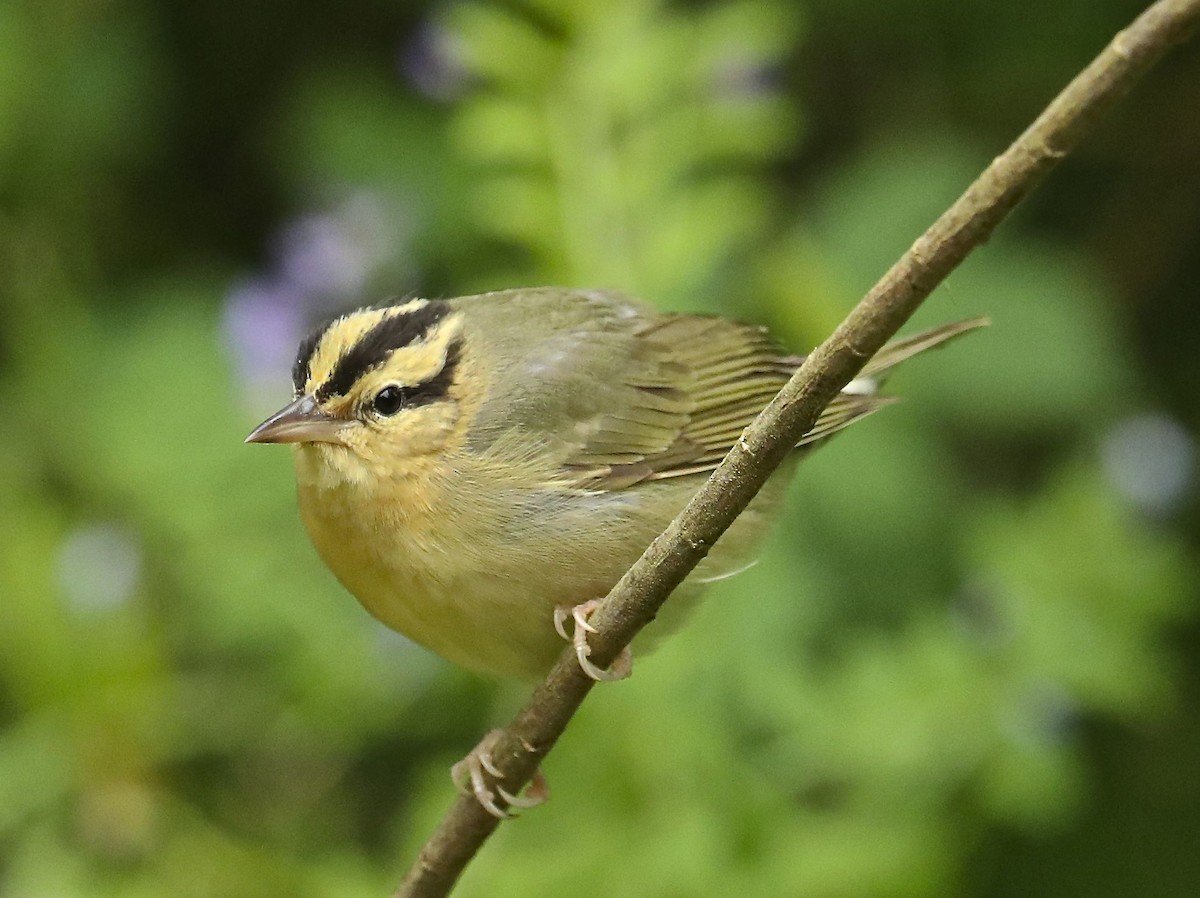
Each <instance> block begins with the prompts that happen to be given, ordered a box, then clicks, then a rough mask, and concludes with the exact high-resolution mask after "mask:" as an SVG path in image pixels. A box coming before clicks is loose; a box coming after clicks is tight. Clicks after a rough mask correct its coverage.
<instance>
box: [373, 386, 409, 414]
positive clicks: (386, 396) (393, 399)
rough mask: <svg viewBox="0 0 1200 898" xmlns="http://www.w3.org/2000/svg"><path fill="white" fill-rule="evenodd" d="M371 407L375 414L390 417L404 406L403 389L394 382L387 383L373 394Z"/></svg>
mask: <svg viewBox="0 0 1200 898" xmlns="http://www.w3.org/2000/svg"><path fill="white" fill-rule="evenodd" d="M372 407H373V408H374V409H375V412H376V414H380V415H383V416H384V417H385V418H390V417H391V416H392V415H394V414H396V412H398V411H400V409H402V408H403V407H404V391H403V390H401V389H400V388H399V387H398V386H396V385H395V384H389V385H388V386H386V387H384V388H383V389H382V390H380V391H379V392H378V393H376V394H375V401H374V402H373V403H372Z"/></svg>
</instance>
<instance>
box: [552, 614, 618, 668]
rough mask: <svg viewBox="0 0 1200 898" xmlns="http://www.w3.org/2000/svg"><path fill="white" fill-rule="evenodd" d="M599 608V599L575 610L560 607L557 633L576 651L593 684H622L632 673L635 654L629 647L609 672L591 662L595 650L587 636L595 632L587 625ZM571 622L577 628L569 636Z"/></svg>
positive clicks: (557, 616) (556, 618)
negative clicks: (597, 681) (613, 681)
mask: <svg viewBox="0 0 1200 898" xmlns="http://www.w3.org/2000/svg"><path fill="white" fill-rule="evenodd" d="M599 607H600V600H599V599H589V600H588V601H586V602H583V603H582V604H580V605H575V606H574V607H572V606H570V605H560V606H559V607H557V608H555V609H554V629H555V630H557V631H558V635H559V636H561V637H562V638H563V639H565V640H567V641H568V642H570V643H571V645H573V646H574V647H575V657H576V658H578V659H579V666H580V667H582V668H583V672H584V673H585V674H587V675H588V676H589V677H591V678H592V679H593V680H600V681H605V680H623V679H625V678H626V677H627V676H629V675H630V674H631V673H633V653H632V652H631V651H630V650H629V646H625V648H623V649H621V654H619V655H617V657H616V658H614V659H613V663H612V664H610V665H609V666H608V670H603V669H601V668H599V667H597V666H596V665H595V664H593V663H592V662H591V661H589V660H588V658H589V656H590V655H591V654H592V647H591V646H590V645H588V641H587V635H588V634H589V633H595V632H596V628H595V627H593V626H592V625H591V624H589V623H588V618H589V617H591V616H592V612H593V611H595V610H596V609H597V608H599ZM568 618H570V619H571V620H572V621H573V622H574V625H575V626H574V632H573V633H570V634H568V633H567V626H566V625H567V619H568Z"/></svg>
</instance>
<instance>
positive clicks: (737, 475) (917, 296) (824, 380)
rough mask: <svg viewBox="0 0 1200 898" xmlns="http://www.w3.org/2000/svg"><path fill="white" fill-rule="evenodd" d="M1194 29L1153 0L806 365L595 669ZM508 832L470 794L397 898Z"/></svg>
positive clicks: (578, 683) (448, 878) (649, 554)
mask: <svg viewBox="0 0 1200 898" xmlns="http://www.w3.org/2000/svg"><path fill="white" fill-rule="evenodd" d="M1198 24H1200V0H1159V2H1157V3H1155V4H1153V5H1152V6H1151V7H1150V8H1149V9H1147V10H1146V11H1145V12H1144V13H1143V14H1142V15H1141V16H1139V17H1138V18H1137V19H1136V20H1135V21H1134V22H1133V23H1132V24H1131V25H1130V26H1129V27H1128V28H1127V29H1125V30H1124V31H1122V32H1121V33H1119V34H1118V35H1117V36H1116V37H1115V38H1114V39H1113V41H1112V43H1110V44H1109V45H1108V47H1107V48H1106V49H1105V50H1104V51H1103V52H1102V53H1101V54H1100V55H1099V56H1098V57H1096V59H1095V60H1094V61H1093V62H1092V63H1091V64H1090V65H1089V66H1088V67H1087V68H1086V69H1084V70H1083V72H1081V73H1080V74H1079V75H1078V76H1077V77H1076V78H1075V79H1074V80H1073V81H1072V82H1071V83H1070V84H1069V85H1068V86H1067V87H1066V89H1065V90H1063V92H1062V93H1061V94H1059V95H1058V97H1056V98H1055V99H1054V101H1053V102H1052V103H1051V104H1050V105H1049V106H1048V107H1047V108H1046V110H1045V111H1044V112H1043V113H1042V114H1041V115H1040V116H1038V118H1037V120H1036V121H1035V122H1034V123H1033V124H1032V125H1030V126H1029V128H1028V129H1027V130H1026V131H1025V133H1024V134H1022V135H1021V136H1020V137H1019V138H1018V139H1017V140H1016V141H1015V142H1014V143H1013V144H1012V146H1010V147H1009V148H1008V150H1007V151H1006V152H1005V153H1004V154H1003V155H1001V156H999V157H997V158H996V159H995V161H993V162H992V164H991V165H989V166H988V167H987V169H986V170H985V171H984V172H983V174H981V175H980V176H979V177H978V178H977V179H976V180H975V182H974V183H973V184H972V185H971V186H970V187H969V188H967V190H966V192H965V193H964V194H963V195H962V196H961V197H959V199H958V200H957V201H956V202H955V203H954V205H953V206H951V207H950V208H949V209H948V210H947V211H946V212H945V213H943V215H942V216H941V217H940V218H939V219H938V220H937V221H936V222H934V224H933V226H932V227H931V228H929V230H928V231H926V232H925V233H924V234H923V235H922V236H921V238H920V239H919V240H917V242H916V243H914V244H913V245H912V248H911V249H909V250H908V252H907V253H905V254H904V256H903V257H902V258H901V259H900V261H898V262H897V263H896V264H895V265H894V266H893V267H892V268H891V270H890V271H888V272H887V274H885V275H884V276H883V277H882V278H881V279H880V281H879V282H878V283H877V284H876V285H875V286H874V287H873V288H872V289H871V291H870V292H869V293H868V294H867V295H866V296H865V297H864V298H863V299H862V301H861V302H860V303H859V304H858V306H856V307H855V309H854V310H853V311H852V312H851V313H850V315H849V317H847V318H846V320H845V321H843V322H842V324H841V325H840V326H839V327H838V328H837V330H836V331H834V333H833V335H832V336H831V337H830V338H829V339H828V340H826V341H825V342H824V343H823V344H821V346H820V347H818V348H817V349H816V350H815V351H814V352H813V353H812V354H810V355H809V356H808V358H807V359H806V360H805V362H804V364H803V366H801V368H800V370H799V371H797V372H796V374H795V376H794V377H792V379H791V380H790V381H788V383H787V384H786V385H785V386H784V388H783V389H782V390H781V391H780V392H779V395H778V396H776V397H775V399H774V400H772V401H771V404H770V405H768V406H767V408H766V409H765V410H764V411H763V412H762V414H760V415H759V416H758V418H756V419H755V420H754V422H753V423H752V424H751V425H750V426H749V427H747V428H746V431H745V433H744V434H743V435H742V437H741V438H740V439H739V440H738V442H737V444H736V445H735V446H734V447H733V449H732V450H731V451H730V453H729V455H728V456H727V457H726V458H725V460H724V461H723V462H721V464H720V466H719V467H718V468H717V469H716V470H715V471H714V472H713V474H712V476H711V477H710V478H709V480H708V481H707V482H706V483H705V484H704V486H703V487H702V488H701V489H700V491H699V492H698V493H696V495H695V497H693V499H692V500H691V502H689V503H688V505H687V507H686V508H684V510H683V511H682V512H680V514H679V515H678V517H676V518H675V520H673V521H672V522H671V524H670V525H669V526H668V527H667V529H666V530H665V531H664V532H663V533H662V535H661V536H659V537H658V538H657V539H655V540H654V542H653V543H651V544H650V547H649V548H647V549H646V552H645V554H643V555H642V557H641V558H639V559H638V560H637V562H636V563H635V564H634V565H633V567H631V568H630V569H629V570H628V572H626V574H625V576H623V577H622V578H621V580H620V582H618V583H617V585H616V586H614V587H613V589H612V591H611V592H610V593H609V594H608V596H607V598H605V599H604V601H603V603H602V604H601V605H600V607H599V609H598V610H597V611H596V612H595V614H593V616H592V617H591V623H592V624H593V625H594V626H595V627H596V629H597V632H596V633H595V634H594V635H593V636H592V637H591V638H590V640H589V641H590V642H591V645H592V648H593V656H592V657H593V660H594V661H595V663H597V664H598V665H600V666H601V667H604V666H606V665H607V664H609V663H610V662H611V661H612V660H613V659H614V658H615V657H616V656H617V654H618V653H619V652H620V650H621V648H622V647H623V646H625V645H628V644H629V642H630V640H632V639H633V637H634V635H635V634H636V633H637V632H638V631H639V630H641V628H642V627H644V626H645V625H646V624H648V623H649V622H650V621H651V620H653V619H654V616H655V615H656V614H657V612H658V609H659V606H661V605H662V603H663V602H664V601H666V599H667V596H668V595H670V593H671V591H672V590H673V589H674V588H675V587H676V586H678V585H679V584H680V582H682V580H683V579H684V577H686V576H687V575H688V573H689V572H690V571H691V570H692V568H694V567H695V566H696V565H697V564H698V563H699V562H700V560H701V559H703V558H704V556H705V555H706V554H707V553H708V550H709V549H710V548H711V547H712V545H713V543H715V542H716V540H717V538H718V537H719V536H720V535H721V534H722V533H724V532H725V530H726V528H728V527H729V525H730V524H732V523H733V521H734V519H735V518H736V517H737V516H738V514H740V513H741V512H742V510H743V509H745V507H746V505H747V504H748V503H749V502H750V500H751V499H752V498H753V497H754V494H755V493H757V492H758V490H759V488H760V487H762V485H763V484H764V483H765V482H766V480H767V478H768V477H769V476H770V475H771V473H772V472H773V471H774V470H775V468H776V467H777V466H778V465H779V463H780V462H781V461H782V460H783V458H784V457H785V456H786V455H787V454H788V452H789V451H790V450H791V447H793V446H795V445H796V442H797V440H798V438H799V437H800V436H801V435H802V434H804V433H805V432H806V431H808V430H809V429H810V428H811V427H812V426H813V423H814V422H815V421H816V419H817V416H818V415H819V414H820V412H821V410H822V409H823V408H824V407H825V406H826V404H828V402H829V401H830V400H831V399H833V397H834V396H836V395H837V393H838V391H839V390H841V388H842V387H843V386H845V385H846V384H847V383H849V382H850V380H851V379H852V378H853V377H854V376H855V374H857V373H858V371H859V369H860V368H861V367H862V366H863V364H864V363H865V362H866V361H867V359H869V358H870V357H871V356H872V355H874V354H875V353H876V352H877V351H878V350H879V349H880V348H881V347H882V346H883V344H884V343H885V342H886V341H887V340H888V339H889V338H890V337H891V336H892V335H893V334H895V333H896V331H897V330H899V328H900V326H901V325H903V324H904V322H905V321H907V320H908V318H909V316H911V315H912V313H913V312H914V311H915V310H916V309H917V307H918V306H919V305H920V304H921V302H922V301H923V300H924V299H925V298H926V297H927V296H928V295H929V294H930V292H932V290H933V289H934V287H936V286H937V285H938V284H939V283H941V281H942V280H943V279H944V278H945V277H946V276H947V275H948V274H949V273H950V272H951V271H952V270H953V269H954V268H955V267H956V266H957V265H958V264H959V263H960V262H962V260H963V259H964V258H966V256H967V254H968V253H970V252H971V250H973V249H974V248H975V247H977V246H979V245H980V244H981V243H983V242H984V241H985V240H986V239H987V238H988V236H989V235H990V234H991V232H992V230H993V229H994V228H995V227H996V225H997V224H998V223H999V222H1000V221H1001V220H1002V219H1003V218H1004V216H1005V215H1007V214H1008V212H1009V211H1010V210H1011V209H1012V208H1013V207H1014V206H1015V205H1016V204H1017V203H1018V202H1019V201H1020V200H1021V199H1023V198H1024V197H1025V196H1026V195H1027V194H1028V193H1029V192H1030V191H1031V190H1032V189H1033V188H1034V186H1036V185H1037V183H1038V182H1039V181H1041V179H1042V178H1043V177H1045V175H1046V174H1047V172H1049V171H1050V169H1051V168H1053V167H1054V165H1056V164H1057V163H1058V162H1059V161H1060V160H1061V159H1062V158H1063V157H1064V156H1065V155H1066V154H1067V153H1069V152H1071V150H1073V149H1074V148H1075V147H1076V146H1077V145H1078V144H1079V142H1080V141H1081V140H1082V139H1083V137H1084V136H1085V135H1087V134H1088V133H1090V132H1091V131H1092V130H1093V128H1095V126H1096V124H1097V122H1098V121H1099V120H1100V118H1101V116H1102V115H1103V114H1104V113H1105V112H1106V111H1107V110H1108V108H1109V107H1111V106H1112V105H1113V104H1114V103H1115V102H1116V101H1117V100H1118V99H1120V97H1121V96H1123V95H1124V94H1125V93H1126V92H1127V91H1128V90H1129V89H1130V88H1131V87H1132V86H1133V84H1134V82H1135V81H1136V80H1137V79H1138V78H1139V77H1140V76H1141V75H1142V74H1144V73H1145V72H1146V71H1147V70H1148V69H1149V68H1150V67H1151V66H1153V65H1154V64H1155V63H1156V62H1157V61H1158V60H1159V59H1160V58H1162V56H1163V55H1164V54H1166V52H1167V51H1168V50H1169V49H1170V48H1171V47H1172V46H1174V45H1175V44H1177V43H1180V42H1182V41H1183V40H1185V39H1186V38H1188V37H1189V36H1190V35H1191V34H1192V32H1194V31H1195V30H1196V28H1197V26H1198ZM547 625H549V624H548V623H547ZM593 685H595V683H594V681H593V680H591V679H590V678H588V677H587V676H585V675H584V674H583V672H582V671H581V670H580V667H579V662H578V661H577V660H576V658H575V653H574V652H573V651H572V650H570V649H569V648H568V649H565V650H564V651H563V654H562V655H561V656H560V657H559V659H558V661H557V663H556V664H555V665H554V667H553V669H552V670H551V671H550V673H549V675H548V676H547V677H546V679H545V680H544V681H543V682H542V683H541V684H540V685H538V687H537V688H536V689H535V690H534V692H533V695H532V696H531V697H530V699H529V702H528V704H526V706H525V707H524V709H522V710H521V712H520V713H519V714H518V715H517V717H516V718H515V719H514V720H513V722H512V723H511V724H510V725H509V726H508V727H507V728H506V729H505V730H504V731H502V734H501V736H500V737H499V739H498V740H497V742H496V744H495V748H494V750H493V753H492V757H493V760H494V761H495V763H496V765H497V767H498V768H499V769H500V771H501V773H502V774H503V782H504V785H505V787H506V788H507V789H508V790H509V791H510V792H514V793H515V792H516V791H518V789H519V786H520V785H522V784H524V783H527V782H528V781H529V779H530V777H531V776H532V775H533V772H534V770H535V769H536V768H537V766H538V764H539V763H540V762H541V760H542V759H543V758H544V757H545V756H546V754H547V753H548V752H549V751H550V749H551V748H552V747H553V745H554V743H555V741H556V740H557V739H558V737H559V736H560V735H562V732H563V730H564V729H565V728H566V726H567V723H568V722H569V721H570V719H571V716H572V715H573V714H574V713H575V710H576V709H577V708H578V707H579V705H580V703H581V702H582V701H583V700H584V698H585V697H586V696H587V694H588V692H590V691H591V688H592V686H593ZM498 825H499V821H497V820H496V818H495V817H493V816H491V815H490V814H488V813H487V812H486V811H484V810H483V809H482V808H481V807H480V805H479V803H478V802H477V801H476V800H475V799H474V798H468V797H459V798H458V800H457V801H456V802H455V803H454V805H453V806H452V807H451V808H450V810H449V811H448V812H447V814H446V816H445V817H444V818H443V819H442V822H441V824H440V825H439V826H438V828H437V830H436V831H435V832H434V833H433V835H432V836H430V838H429V841H428V842H426V844H425V846H424V847H423V848H422V849H421V852H420V854H419V856H418V857H417V860H416V863H414V865H413V867H412V869H410V870H409V872H408V875H407V876H406V877H405V879H404V882H403V883H402V884H401V886H400V888H399V889H398V890H397V892H396V893H395V898H439V896H444V895H446V894H448V893H449V891H450V889H451V887H452V886H453V885H454V883H455V881H456V880H457V879H458V877H459V875H460V874H461V873H462V871H463V869H464V868H465V867H466V865H467V863H468V862H469V861H470V859H471V858H472V857H473V856H474V854H475V852H476V851H478V849H479V847H480V846H481V845H482V844H483V842H484V840H485V839H486V838H487V837H488V836H489V835H491V833H492V832H493V830H495V829H496V827H497V826H498Z"/></svg>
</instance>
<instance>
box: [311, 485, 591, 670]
mask: <svg viewBox="0 0 1200 898" xmlns="http://www.w3.org/2000/svg"><path fill="white" fill-rule="evenodd" d="M306 504H307V503H304V502H302V503H301V511H302V517H303V518H304V522H305V525H306V526H307V528H308V530H309V535H310V536H311V538H312V541H313V544H314V545H315V547H316V549H317V552H318V553H319V554H320V556H321V558H322V559H323V560H324V562H325V563H326V564H327V565H328V566H329V568H330V570H332V571H333V573H334V575H335V576H336V577H337V578H338V580H339V581H340V582H341V583H342V585H343V586H345V587H346V589H347V590H349V592H350V593H351V594H353V595H354V597H355V598H356V599H358V601H359V603H360V604H361V605H362V606H363V607H364V608H366V609H367V611H369V612H370V613H371V615H372V616H373V617H375V618H376V619H377V620H379V621H380V622H381V623H383V624H385V625H386V626H388V627H390V628H391V629H393V630H396V631H398V632H400V633H403V634H404V635H405V636H407V637H408V638H409V639H412V640H413V641H414V642H417V643H419V644H420V645H423V646H425V647H426V648H428V649H430V650H431V651H433V652H436V653H437V654H439V655H441V656H442V657H444V658H446V659H447V660H448V661H452V662H454V663H455V664H459V665H462V666H463V667H466V668H469V669H471V670H475V671H477V672H479V673H484V674H488V675H493V676H502V677H520V678H523V679H532V678H536V677H538V676H540V675H541V674H543V673H544V672H545V671H546V670H547V669H548V668H549V666H550V665H551V664H552V663H553V660H554V658H555V657H556V656H557V654H558V652H559V651H561V649H562V648H563V646H564V645H565V643H564V642H563V641H562V639H561V638H560V637H559V636H558V634H557V633H556V631H555V629H554V608H555V607H556V606H557V605H559V604H575V603H578V602H581V601H585V600H586V599H587V598H591V597H594V596H597V595H603V594H604V592H605V591H606V590H607V586H605V585H603V584H599V583H597V584H591V583H587V582H583V581H581V580H580V579H579V577H578V576H577V574H573V572H571V571H567V570H561V569H556V568H555V566H554V565H553V563H550V565H549V566H548V567H543V568H542V569H540V570H539V571H538V572H537V573H536V574H533V575H531V574H530V572H529V571H528V570H526V571H524V575H523V576H521V575H519V574H518V572H517V571H515V570H514V571H511V572H506V571H504V570H502V569H499V568H497V567H493V568H492V569H490V570H481V569H479V568H478V567H476V566H472V564H471V562H472V559H473V553H472V552H471V550H470V547H468V546H462V545H458V544H457V542H456V541H455V540H454V539H452V538H446V537H444V536H442V537H439V534H437V533H435V532H431V531H429V530H420V529H414V528H412V527H405V528H395V527H387V528H386V529H387V530H388V531H390V532H391V533H393V534H397V535H395V536H392V537H390V538H386V539H381V538H380V531H381V528H382V527H383V526H384V525H383V524H381V523H380V522H375V523H374V525H373V526H370V525H368V526H363V521H362V517H361V516H359V515H346V516H336V515H335V516H330V515H329V514H328V513H327V512H328V511H329V508H330V506H329V504H327V503H313V505H312V506H310V507H308V508H306ZM400 533H403V536H400V535H398V534H400ZM597 590H598V592H597Z"/></svg>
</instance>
